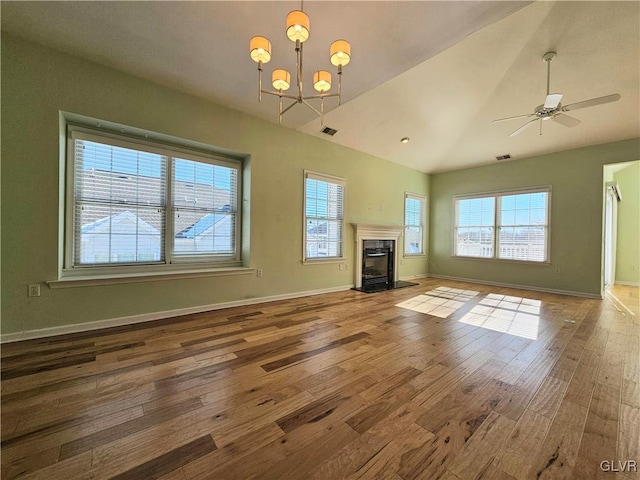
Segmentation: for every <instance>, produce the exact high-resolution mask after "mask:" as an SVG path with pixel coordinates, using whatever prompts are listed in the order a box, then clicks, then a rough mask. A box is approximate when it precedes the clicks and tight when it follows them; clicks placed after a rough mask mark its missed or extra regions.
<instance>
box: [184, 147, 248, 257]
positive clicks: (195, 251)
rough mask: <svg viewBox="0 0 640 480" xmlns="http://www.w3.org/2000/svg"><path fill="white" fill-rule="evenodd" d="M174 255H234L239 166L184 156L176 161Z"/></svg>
mask: <svg viewBox="0 0 640 480" xmlns="http://www.w3.org/2000/svg"><path fill="white" fill-rule="evenodd" d="M172 178H173V183H172V193H173V225H174V232H175V235H174V239H173V252H174V255H205V254H209V255H219V254H226V255H232V254H234V253H235V244H236V227H237V225H236V219H237V205H236V198H237V188H238V170H237V169H236V168H231V167H227V166H222V165H211V164H206V163H200V162H195V161H192V160H187V159H183V158H175V159H174V161H173V176H172Z"/></svg>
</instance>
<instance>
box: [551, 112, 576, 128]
mask: <svg viewBox="0 0 640 480" xmlns="http://www.w3.org/2000/svg"><path fill="white" fill-rule="evenodd" d="M553 120H554V121H556V122H558V123H559V124H560V125H564V126H565V127H577V126H578V125H580V124H581V123H582V122H581V121H580V120H578V119H577V118H573V117H570V116H569V115H565V114H564V113H561V114H560V115H556V116H555V117H553Z"/></svg>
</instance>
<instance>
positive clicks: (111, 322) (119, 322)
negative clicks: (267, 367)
mask: <svg viewBox="0 0 640 480" xmlns="http://www.w3.org/2000/svg"><path fill="white" fill-rule="evenodd" d="M351 288H353V285H342V286H340V287H331V288H321V289H317V290H307V291H304V292H294V293H285V294H282V295H271V296H268V297H256V298H247V299H244V300H234V301H232V302H223V303H213V304H211V305H200V306H197V307H186V308H177V309H175V310H165V311H162V312H151V313H142V314H140V315H131V316H128V317H120V318H111V319H106V320H97V321H95V322H85V323H77V324H74V325H61V326H59V327H50V328H41V329H37V330H25V331H22V332H16V333H8V334H5V335H1V336H0V343H10V342H19V341H22V340H32V339H35V338H46V337H53V336H56V335H66V334H69V333H80V332H89V331H91V330H100V329H103V328H110V327H120V326H123V325H133V324H136V323H143V322H151V321H153V320H161V319H163V318H171V317H179V316H181V315H191V314H194V313H201V312H207V311H211V310H221V309H223V308H231V307H242V306H245V305H255V304H258V303H266V302H274V301H277V300H289V299H291V298H300V297H310V296H312V295H321V294H323V293H334V292H342V291H345V290H349V289H351Z"/></svg>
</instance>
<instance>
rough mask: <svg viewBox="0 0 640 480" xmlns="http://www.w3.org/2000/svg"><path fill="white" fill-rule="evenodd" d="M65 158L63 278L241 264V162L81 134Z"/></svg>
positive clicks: (72, 133) (75, 134) (74, 135)
mask: <svg viewBox="0 0 640 480" xmlns="http://www.w3.org/2000/svg"><path fill="white" fill-rule="evenodd" d="M68 152H69V154H68V158H67V168H68V172H69V175H68V196H67V235H66V239H67V241H66V256H65V269H66V270H67V272H69V271H71V270H73V269H82V271H83V274H87V273H91V272H94V273H101V272H99V270H101V269H102V270H104V267H110V268H111V269H112V268H113V267H115V266H119V267H121V268H125V269H126V267H128V266H129V267H130V266H138V267H139V266H141V265H147V266H148V267H149V268H150V269H153V268H158V267H157V266H160V265H169V264H175V263H201V264H210V265H238V264H239V263H240V251H241V249H240V243H239V242H240V235H239V225H240V212H239V209H238V205H239V192H240V168H241V162H240V160H236V159H231V158H229V159H227V158H223V157H217V156H212V155H207V154H203V153H199V152H195V151H194V152H190V151H187V150H184V149H182V148H179V147H175V148H174V147H171V146H167V145H164V144H161V143H157V144H154V143H152V142H148V141H143V140H139V141H138V140H137V139H132V138H129V137H125V136H119V135H116V134H112V133H107V132H103V131H99V132H96V131H93V130H89V129H85V128H82V127H69V149H68ZM89 267H91V268H89Z"/></svg>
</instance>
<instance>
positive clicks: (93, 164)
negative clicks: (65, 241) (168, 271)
mask: <svg viewBox="0 0 640 480" xmlns="http://www.w3.org/2000/svg"><path fill="white" fill-rule="evenodd" d="M74 157H75V158H74V170H75V171H74V179H75V182H74V207H73V215H74V238H73V242H74V249H73V250H74V264H75V265H99V264H114V263H132V262H162V261H164V248H163V246H164V231H165V210H166V204H165V198H166V167H167V157H166V156H163V155H160V154H156V153H150V152H145V151H140V150H134V149H130V148H124V147H120V146H114V145H108V144H103V143H98V142H94V141H89V140H85V139H82V138H76V139H74Z"/></svg>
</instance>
